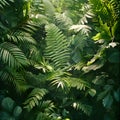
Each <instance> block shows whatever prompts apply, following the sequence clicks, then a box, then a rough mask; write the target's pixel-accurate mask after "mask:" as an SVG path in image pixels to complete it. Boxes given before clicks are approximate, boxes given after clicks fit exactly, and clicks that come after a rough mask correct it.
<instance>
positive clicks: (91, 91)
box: [88, 89, 96, 97]
mask: <svg viewBox="0 0 120 120" xmlns="http://www.w3.org/2000/svg"><path fill="white" fill-rule="evenodd" d="M88 93H89V94H90V95H91V96H92V97H94V96H95V95H96V90H95V89H90V90H89V92H88Z"/></svg>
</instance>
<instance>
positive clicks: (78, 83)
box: [67, 77, 91, 90]
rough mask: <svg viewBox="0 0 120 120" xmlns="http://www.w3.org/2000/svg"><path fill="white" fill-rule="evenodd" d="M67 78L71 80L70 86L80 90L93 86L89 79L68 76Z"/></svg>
mask: <svg viewBox="0 0 120 120" xmlns="http://www.w3.org/2000/svg"><path fill="white" fill-rule="evenodd" d="M67 79H68V80H69V84H70V86H71V87H74V88H77V89H78V90H86V89H90V88H91V85H90V84H89V83H88V82H87V81H84V80H82V79H80V78H73V77H68V78H67Z"/></svg>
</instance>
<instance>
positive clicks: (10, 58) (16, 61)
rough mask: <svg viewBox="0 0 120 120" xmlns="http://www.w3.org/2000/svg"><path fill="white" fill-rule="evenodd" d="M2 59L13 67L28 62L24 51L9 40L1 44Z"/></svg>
mask: <svg viewBox="0 0 120 120" xmlns="http://www.w3.org/2000/svg"><path fill="white" fill-rule="evenodd" d="M0 59H1V61H2V62H3V63H5V64H7V65H8V66H9V67H12V68H16V67H20V66H23V65H27V64H28V61H27V58H26V57H25V55H24V53H23V52H22V51H21V50H20V49H19V48H18V47H17V46H15V45H14V44H11V43H7V42H4V43H2V44H0Z"/></svg>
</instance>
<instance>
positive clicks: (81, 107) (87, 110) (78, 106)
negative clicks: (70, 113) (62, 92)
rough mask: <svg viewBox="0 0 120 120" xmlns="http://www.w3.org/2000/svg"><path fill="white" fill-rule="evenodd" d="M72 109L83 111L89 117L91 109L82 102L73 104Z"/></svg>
mask: <svg viewBox="0 0 120 120" xmlns="http://www.w3.org/2000/svg"><path fill="white" fill-rule="evenodd" d="M72 106H73V108H74V109H77V110H81V111H83V112H84V113H85V114H86V115H88V116H89V115H90V114H91V112H92V107H91V106H90V105H87V104H84V103H82V102H74V103H73V105H72Z"/></svg>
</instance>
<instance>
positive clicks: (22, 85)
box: [0, 67, 30, 93]
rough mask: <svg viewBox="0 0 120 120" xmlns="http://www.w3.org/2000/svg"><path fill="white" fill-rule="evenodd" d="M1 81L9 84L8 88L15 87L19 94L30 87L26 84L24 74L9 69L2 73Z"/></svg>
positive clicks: (0, 74) (0, 73)
mask: <svg viewBox="0 0 120 120" xmlns="http://www.w3.org/2000/svg"><path fill="white" fill-rule="evenodd" d="M0 79H1V80H2V81H4V82H5V83H8V86H9V84H10V85H11V86H13V87H15V89H16V91H17V92H18V93H21V92H24V91H26V90H27V89H28V88H29V87H30V86H29V85H27V84H26V81H25V79H24V77H23V75H22V74H20V73H18V72H16V71H15V70H13V69H10V68H7V67H6V68H4V69H3V70H1V71H0Z"/></svg>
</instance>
